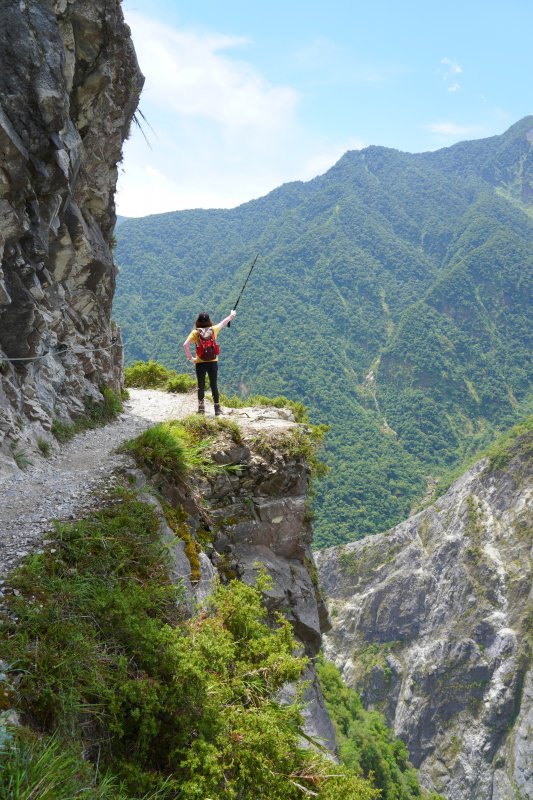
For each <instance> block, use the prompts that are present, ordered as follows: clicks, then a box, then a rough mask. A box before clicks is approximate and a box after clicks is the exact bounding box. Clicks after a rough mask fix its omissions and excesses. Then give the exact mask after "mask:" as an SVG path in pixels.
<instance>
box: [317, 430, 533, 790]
mask: <svg viewBox="0 0 533 800" xmlns="http://www.w3.org/2000/svg"><path fill="white" fill-rule="evenodd" d="M531 440H532V436H531V434H529V435H528V434H525V435H523V436H521V437H519V438H518V439H517V440H516V442H515V443H514V445H513V447H512V448H511V450H510V451H509V452H508V454H507V456H506V458H505V459H504V460H503V462H501V468H500V469H496V466H495V464H493V465H491V464H487V461H486V460H485V461H482V462H480V463H478V464H477V465H476V466H475V467H473V468H472V469H471V470H469V471H468V472H467V473H466V474H465V475H464V476H463V477H462V478H461V479H460V480H458V481H457V482H456V483H455V484H453V485H452V487H451V488H450V490H449V491H448V492H447V494H446V495H445V496H443V497H442V498H441V499H440V500H439V501H438V502H437V503H435V504H434V505H432V506H431V507H430V508H428V509H426V510H424V511H422V512H420V513H419V514H417V515H416V516H413V517H411V518H410V519H408V520H407V521H406V522H404V523H402V524H401V525H398V526H397V527H395V528H393V529H392V530H391V531H389V532H387V533H385V534H381V535H379V536H376V537H372V538H369V539H365V540H363V541H360V542H357V543H354V544H351V545H347V546H345V547H342V548H331V549H329V550H325V551H323V552H322V553H319V554H318V557H317V563H318V567H319V574H320V579H321V583H322V585H323V587H324V590H325V592H326V595H327V597H328V598H329V608H330V613H331V618H332V625H333V629H332V631H331V633H330V634H329V635H328V636H327V638H326V652H327V655H328V657H330V658H331V659H332V660H334V661H335V662H336V664H337V666H339V668H340V669H341V670H342V673H343V676H344V679H345V680H346V682H347V683H348V684H349V685H352V686H354V687H355V688H357V689H358V690H359V691H360V692H361V695H362V698H363V700H364V702H365V704H366V705H367V706H370V707H375V708H379V709H380V710H382V711H384V713H385V714H386V716H387V718H388V720H389V722H390V724H391V725H393V727H394V729H395V731H396V733H397V734H398V735H399V736H401V737H402V738H403V739H404V740H405V742H406V743H407V745H408V748H409V751H410V755H411V759H412V761H413V763H414V764H415V766H417V767H419V768H420V777H421V782H422V783H423V784H425V785H426V786H427V787H430V788H434V789H436V790H438V791H441V792H443V793H444V794H445V795H446V796H447V797H448V798H450V800H467V799H468V800H470V799H471V798H475V800H489V798H490V799H491V800H511V798H513V799H516V798H523V799H524V798H527V799H528V800H530V799H531V798H533V667H532V642H533V638H532V634H533V628H532V619H533V606H532V587H533V580H532V578H533V575H532V556H533V551H532V543H533V526H532V517H531V499H532V492H533V486H532V480H531V451H532V441H531ZM504 462H508V463H504Z"/></svg>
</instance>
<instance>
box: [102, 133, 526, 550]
mask: <svg viewBox="0 0 533 800" xmlns="http://www.w3.org/2000/svg"><path fill="white" fill-rule="evenodd" d="M117 238H118V246H117V250H116V260H117V262H118V264H119V265H120V267H121V273H120V275H119V279H118V289H117V296H116V300H115V311H114V313H115V317H116V319H117V321H118V322H119V324H120V325H121V327H122V330H123V335H124V340H125V345H126V355H127V360H128V361H129V362H131V361H132V360H134V359H148V358H156V359H158V360H160V361H162V362H163V363H164V364H166V365H167V366H169V367H177V368H178V370H179V371H180V370H181V371H183V370H184V369H185V368H186V364H185V361H184V359H183V354H182V349H181V344H182V342H183V340H184V338H185V335H186V334H187V333H188V331H189V330H190V328H191V327H192V324H193V321H194V318H195V315H196V313H197V312H198V311H199V310H201V309H204V308H205V309H207V310H209V311H210V312H211V314H212V316H213V317H217V318H219V317H221V316H223V315H225V314H226V313H228V311H229V309H230V308H231V307H232V305H233V304H234V303H235V300H236V298H237V296H238V293H239V290H240V287H241V285H242V283H243V281H244V279H245V277H246V275H247V272H248V269H249V266H250V264H251V260H252V259H253V257H254V256H255V254H256V253H257V252H259V253H260V259H259V261H258V263H257V266H256V268H255V271H254V273H253V275H252V279H251V281H250V283H249V284H248V287H247V289H246V293H245V294H244V296H243V299H242V301H241V304H240V305H239V315H238V317H237V319H236V320H235V322H234V323H233V325H232V326H231V329H229V330H227V331H224V332H223V333H222V334H221V338H220V342H221V346H222V365H221V384H222V388H223V389H225V390H226V391H229V392H232V391H237V392H239V391H240V392H244V393H246V392H254V393H256V392H259V393H265V394H270V395H277V394H284V395H287V396H288V397H290V398H293V399H298V400H302V401H303V402H304V403H306V404H307V405H308V406H309V408H310V411H311V416H312V419H313V421H316V422H318V421H321V422H325V423H328V424H330V425H331V430H330V432H329V434H328V450H327V459H328V461H329V462H330V464H331V466H332V470H331V473H330V474H329V476H328V477H326V478H325V479H324V480H323V482H322V484H321V486H320V488H319V492H318V498H317V519H316V524H315V529H316V541H317V544H318V545H324V544H333V543H339V542H343V541H349V540H353V539H356V538H359V537H361V536H363V535H366V534H369V533H375V532H377V531H380V530H384V529H385V528H387V527H389V526H391V525H393V524H395V523H397V522H399V521H400V520H401V519H403V518H404V517H405V516H406V515H407V513H408V512H409V509H410V508H411V507H412V505H413V503H414V502H415V501H416V499H417V498H420V497H421V496H422V495H423V494H424V493H425V491H426V487H427V482H428V478H430V477H432V478H434V477H436V476H439V475H441V474H442V473H443V472H444V471H445V470H447V469H449V468H450V467H452V466H453V465H454V464H456V463H458V462H459V461H461V460H462V459H464V458H465V457H466V456H468V455H469V454H470V453H472V452H474V451H475V450H477V449H478V448H479V447H481V446H483V445H484V444H485V443H486V442H487V441H489V440H490V439H491V437H492V436H493V434H494V431H495V430H497V429H499V428H504V427H507V426H509V425H510V424H512V423H513V422H514V421H516V420H517V419H518V418H520V417H521V416H522V415H523V414H525V413H527V410H528V409H529V408H530V402H531V339H530V333H531V328H530V322H529V318H528V314H529V310H530V308H531V276H532V274H533V269H532V267H533V249H532V245H533V117H527V118H525V119H523V120H522V121H520V122H518V123H517V124H516V125H514V126H513V127H512V128H510V129H509V130H508V131H507V132H506V133H505V134H503V135H502V136H494V137H491V138H489V139H485V140H480V141H473V142H464V143H460V144H458V145H455V146H453V147H450V148H447V149H445V150H440V151H437V152H433V153H422V154H416V155H413V154H408V153H400V152H397V151H395V150H390V149H386V148H383V147H369V148H367V149H365V150H362V151H351V152H348V153H346V154H345V155H344V156H343V157H342V158H341V159H340V161H339V162H338V163H337V164H336V165H335V166H334V167H333V168H332V169H330V170H329V171H328V172H327V173H325V174H324V175H322V176H320V177H318V178H315V179H314V180H312V181H309V182H308V183H302V182H295V183H290V184H286V185H284V186H281V187H280V188H278V189H276V190H275V191H273V192H271V193H270V194H269V195H267V196H266V197H263V198H261V199H259V200H254V201H252V202H250V203H246V204H244V205H242V206H239V207H238V208H235V209H232V210H209V211H205V210H196V211H182V212H174V213H168V214H160V215H156V216H151V217H146V218H142V219H129V220H127V221H125V222H123V223H122V225H121V226H120V228H119V229H118V231H117Z"/></svg>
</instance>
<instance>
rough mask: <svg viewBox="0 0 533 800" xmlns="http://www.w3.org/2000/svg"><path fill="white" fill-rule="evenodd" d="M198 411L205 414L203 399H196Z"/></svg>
mask: <svg viewBox="0 0 533 800" xmlns="http://www.w3.org/2000/svg"><path fill="white" fill-rule="evenodd" d="M198 413H199V414H205V403H204V401H203V400H198Z"/></svg>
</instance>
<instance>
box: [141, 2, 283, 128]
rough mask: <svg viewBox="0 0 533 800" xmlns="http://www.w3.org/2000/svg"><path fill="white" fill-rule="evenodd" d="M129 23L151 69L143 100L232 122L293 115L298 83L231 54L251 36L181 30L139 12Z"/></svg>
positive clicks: (272, 121)
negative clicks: (273, 80)
mask: <svg viewBox="0 0 533 800" xmlns="http://www.w3.org/2000/svg"><path fill="white" fill-rule="evenodd" d="M128 23H129V25H130V26H131V28H132V33H133V38H134V41H135V47H136V50H137V56H138V59H139V63H140V65H141V69H142V70H143V71H144V73H145V75H146V85H145V90H144V93H143V101H147V102H150V103H154V104H156V105H158V106H160V107H163V108H165V109H167V110H172V111H174V112H175V113H177V114H180V115H183V116H190V117H203V118H205V119H211V120H214V121H216V122H218V123H219V124H221V125H222V126H224V127H229V128H239V127H252V128H253V127H257V126H262V127H263V126H266V127H267V128H269V129H272V128H276V127H280V126H281V127H283V126H284V125H286V123H287V118H290V117H291V116H292V114H293V112H294V108H295V104H296V101H297V96H296V92H295V91H294V90H293V89H292V88H290V87H287V86H272V85H271V84H270V83H269V82H268V81H267V80H266V79H265V78H264V77H263V76H262V75H261V74H260V73H259V72H258V71H257V70H256V69H255V68H254V67H253V66H252V65H251V64H249V63H247V62H245V61H238V60H235V59H232V58H230V57H228V56H227V55H226V54H225V53H226V52H227V51H230V50H234V49H235V48H238V47H241V46H242V45H244V44H247V40H246V39H243V38H239V37H234V36H222V35H220V34H217V33H203V34H200V33H195V32H193V31H186V30H176V29H174V28H170V27H168V26H165V25H163V24H161V23H160V22H157V21H156V20H152V19H149V18H146V17H144V16H141V15H139V14H136V13H135V12H130V13H129V14H128Z"/></svg>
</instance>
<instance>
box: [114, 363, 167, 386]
mask: <svg viewBox="0 0 533 800" xmlns="http://www.w3.org/2000/svg"><path fill="white" fill-rule="evenodd" d="M176 377H177V375H176V372H175V370H170V369H167V368H166V367H164V366H163V365H162V364H159V363H158V362H157V361H135V362H134V363H133V364H132V365H131V367H126V369H125V370H124V385H125V386H126V387H130V388H136V389H164V388H165V387H166V385H167V383H168V381H169V379H174V378H176Z"/></svg>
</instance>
